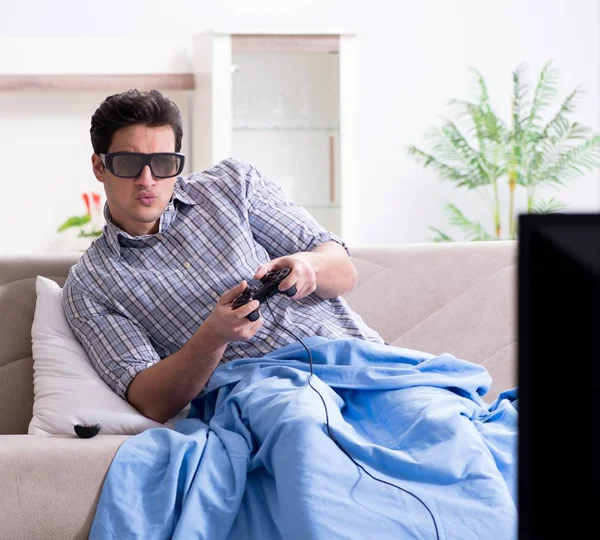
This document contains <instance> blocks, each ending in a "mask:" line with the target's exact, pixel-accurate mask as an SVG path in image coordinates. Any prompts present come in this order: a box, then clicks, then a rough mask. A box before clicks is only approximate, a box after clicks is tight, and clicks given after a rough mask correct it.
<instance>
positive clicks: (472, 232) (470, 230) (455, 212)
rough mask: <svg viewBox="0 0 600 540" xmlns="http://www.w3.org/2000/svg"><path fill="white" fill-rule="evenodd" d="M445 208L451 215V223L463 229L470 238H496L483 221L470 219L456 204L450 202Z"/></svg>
mask: <svg viewBox="0 0 600 540" xmlns="http://www.w3.org/2000/svg"><path fill="white" fill-rule="evenodd" d="M445 210H446V213H447V214H448V215H449V217H450V223H451V224H452V225H454V226H455V227H458V228H459V229H461V230H462V231H463V233H465V235H466V237H467V239H468V240H473V241H476V240H494V237H493V236H492V235H490V234H488V233H487V232H486V230H485V228H484V227H483V225H481V223H479V222H478V221H471V220H470V219H468V218H467V217H466V216H465V215H464V214H463V212H462V211H461V210H460V209H459V208H458V207H457V206H456V205H454V204H451V203H448V204H446V206H445Z"/></svg>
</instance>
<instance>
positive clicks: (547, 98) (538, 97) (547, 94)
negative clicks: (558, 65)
mask: <svg viewBox="0 0 600 540" xmlns="http://www.w3.org/2000/svg"><path fill="white" fill-rule="evenodd" d="M557 87H558V71H557V70H556V69H555V68H554V67H553V66H552V62H547V63H546V64H545V65H544V67H543V68H542V71H541V73H540V76H539V78H538V83H537V86H536V88H535V92H534V95H533V102H532V105H531V110H530V112H529V116H528V118H527V122H526V128H527V129H528V130H531V129H533V130H536V131H537V130H538V129H539V127H540V126H539V122H540V121H541V120H542V118H541V111H542V109H545V108H547V107H549V106H550V105H551V104H552V101H553V100H554V98H555V97H556V94H557Z"/></svg>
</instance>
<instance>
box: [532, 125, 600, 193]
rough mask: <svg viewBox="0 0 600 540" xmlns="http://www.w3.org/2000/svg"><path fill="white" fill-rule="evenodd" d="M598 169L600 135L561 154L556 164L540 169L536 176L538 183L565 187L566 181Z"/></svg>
mask: <svg viewBox="0 0 600 540" xmlns="http://www.w3.org/2000/svg"><path fill="white" fill-rule="evenodd" d="M598 167H600V135H595V136H594V137H592V138H591V139H589V140H588V141H586V142H584V143H582V144H579V145H577V146H574V147H571V148H568V149H567V150H565V151H563V152H561V153H560V154H559V155H558V159H556V161H555V162H554V163H551V164H550V165H549V166H547V167H544V168H542V169H540V171H539V172H538V173H537V175H536V181H537V182H536V183H541V182H549V183H552V184H558V185H564V184H565V183H566V181H570V180H574V179H575V178H577V177H579V176H582V175H583V174H585V173H586V172H589V171H591V170H593V169H596V168H598Z"/></svg>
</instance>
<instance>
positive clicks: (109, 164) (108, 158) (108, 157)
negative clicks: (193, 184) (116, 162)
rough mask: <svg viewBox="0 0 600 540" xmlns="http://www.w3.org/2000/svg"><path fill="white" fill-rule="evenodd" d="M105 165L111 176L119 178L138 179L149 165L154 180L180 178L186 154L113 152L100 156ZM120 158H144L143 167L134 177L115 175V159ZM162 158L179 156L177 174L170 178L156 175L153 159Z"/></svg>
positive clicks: (171, 175)
mask: <svg viewBox="0 0 600 540" xmlns="http://www.w3.org/2000/svg"><path fill="white" fill-rule="evenodd" d="M98 155H99V156H100V159H101V161H102V163H103V165H104V166H105V167H106V168H107V169H108V170H109V171H110V173H111V174H114V175H115V176H118V177H119V178H137V177H138V176H139V175H140V174H142V171H143V170H144V167H145V166H146V165H148V167H150V172H151V173H152V176H154V178H173V177H174V176H179V175H180V174H181V171H183V167H184V165H185V154H181V153H179V152H156V153H154V154H142V153H141V152H113V153H111V154H98ZM118 156H137V157H141V158H142V166H141V167H140V171H139V172H138V173H137V174H136V175H133V176H123V175H122V174H117V173H115V169H114V167H113V159H114V158H115V157H118ZM160 156H177V157H178V158H179V167H178V168H177V172H176V173H175V174H170V175H169V176H161V175H158V174H154V169H152V158H154V157H160Z"/></svg>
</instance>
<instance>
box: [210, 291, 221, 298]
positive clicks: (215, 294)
mask: <svg viewBox="0 0 600 540" xmlns="http://www.w3.org/2000/svg"><path fill="white" fill-rule="evenodd" d="M210 295H211V296H212V297H213V298H215V299H216V298H217V297H218V296H219V295H218V294H217V293H216V292H215V291H212V292H211V293H210Z"/></svg>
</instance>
